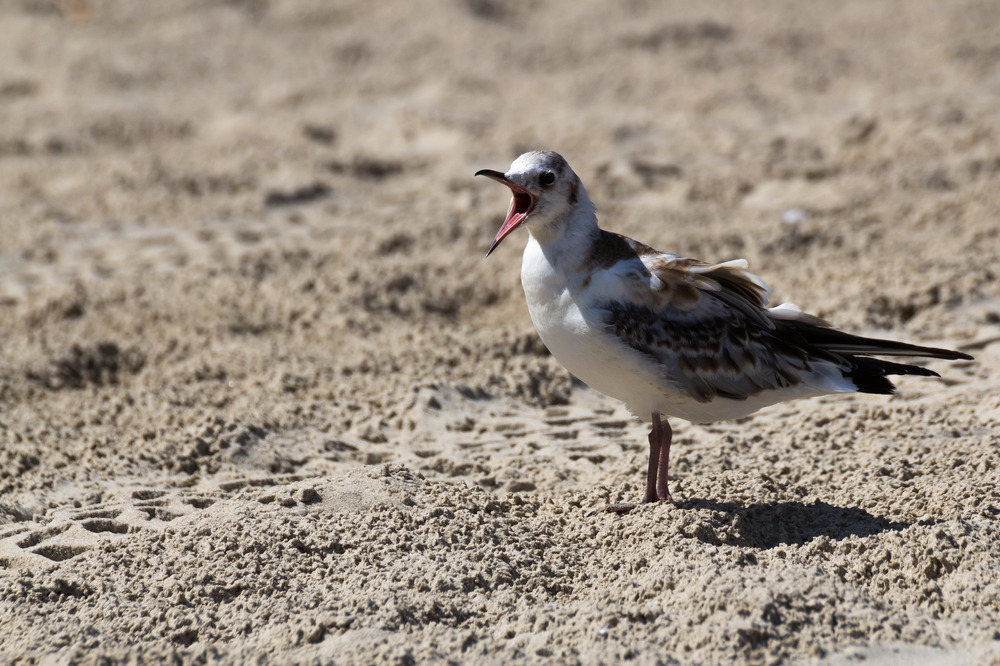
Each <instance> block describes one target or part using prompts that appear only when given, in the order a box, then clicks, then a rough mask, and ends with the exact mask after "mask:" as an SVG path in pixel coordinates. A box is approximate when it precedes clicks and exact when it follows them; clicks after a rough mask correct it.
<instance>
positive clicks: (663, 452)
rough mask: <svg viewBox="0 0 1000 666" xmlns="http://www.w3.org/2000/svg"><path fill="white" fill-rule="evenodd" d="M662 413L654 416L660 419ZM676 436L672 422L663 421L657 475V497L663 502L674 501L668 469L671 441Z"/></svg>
mask: <svg viewBox="0 0 1000 666" xmlns="http://www.w3.org/2000/svg"><path fill="white" fill-rule="evenodd" d="M659 417H660V415H659V414H654V415H653V418H654V419H655V420H656V421H659V420H660V419H659ZM673 438H674V431H673V430H672V429H671V428H670V424H669V423H667V422H666V421H663V423H662V428H661V429H660V470H659V473H658V474H657V477H656V497H657V499H659V500H660V501H661V502H672V501H673V498H672V497H671V496H670V490H669V489H668V488H667V469H668V468H669V467H670V442H671V440H673Z"/></svg>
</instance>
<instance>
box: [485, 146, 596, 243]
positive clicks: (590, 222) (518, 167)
mask: <svg viewBox="0 0 1000 666" xmlns="http://www.w3.org/2000/svg"><path fill="white" fill-rule="evenodd" d="M476 175H477V176H486V177H487V178H492V179H493V180H495V181H497V182H498V183H503V184H504V185H506V186H507V187H509V188H510V191H511V193H512V194H513V197H512V198H511V201H510V207H509V208H508V209H507V217H506V218H504V221H503V224H502V225H501V226H500V231H499V232H497V235H496V238H494V239H493V243H492V244H491V245H490V249H489V250H488V251H487V252H486V256H487V257H488V256H490V253H491V252H493V250H495V249H496V247H497V246H498V245H500V243H501V242H503V239H504V238H506V237H507V236H509V235H510V233H511V232H512V231H514V230H515V229H517V228H518V227H521V226H524V227H526V228H527V229H528V232H529V233H530V234H531V235H532V236H534V238H535V240H537V241H538V242H539V243H541V244H542V245H545V244H547V243H550V242H552V241H554V240H557V239H559V238H561V237H562V236H564V235H566V234H568V233H570V234H572V233H587V234H589V233H592V231H595V230H596V229H597V216H596V214H595V211H594V204H593V203H591V201H590V197H589V196H588V194H587V191H586V190H585V189H584V187H583V184H582V183H581V182H580V179H579V178H578V177H577V175H576V174H575V173H574V172H573V169H571V168H570V166H569V164H567V163H566V160H565V159H563V157H562V156H561V155H560V154H559V153H554V152H551V151H547V150H536V151H532V152H530V153H524V154H523V155H521V156H520V157H518V158H517V159H516V160H514V162H513V164H511V165H510V169H509V170H508V171H507V173H500V172H499V171H493V170H492V169H482V170H481V171H477V172H476Z"/></svg>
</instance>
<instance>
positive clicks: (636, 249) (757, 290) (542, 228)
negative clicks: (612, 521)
mask: <svg viewBox="0 0 1000 666" xmlns="http://www.w3.org/2000/svg"><path fill="white" fill-rule="evenodd" d="M477 175H486V176H489V177H490V178H493V179H494V180H497V181H499V182H502V183H504V184H505V185H507V186H508V187H510V188H511V190H512V191H513V193H514V199H513V200H512V201H511V206H510V208H509V210H508V215H507V218H506V219H505V221H504V224H503V225H502V227H501V229H500V231H499V232H498V234H497V237H496V239H495V240H494V242H493V245H492V246H491V247H490V251H491V252H492V251H493V249H494V248H495V247H496V246H497V245H498V244H499V243H500V242H501V241H502V240H503V239H504V238H505V237H506V236H507V235H508V234H510V233H511V232H512V231H514V229H516V228H518V227H520V226H525V227H527V229H528V231H529V239H528V245H527V247H526V248H525V251H524V258H523V261H522V265H521V284H522V286H523V287H524V292H525V298H526V300H527V303H528V311H529V313H530V315H531V319H532V322H533V323H534V324H535V328H536V329H537V331H538V333H539V335H540V336H541V338H542V341H543V342H544V343H545V344H546V346H547V347H548V348H549V351H551V352H552V354H553V355H554V356H555V357H556V358H557V359H559V361H560V362H561V363H563V364H564V365H565V366H566V368H567V369H568V370H569V371H570V372H572V373H573V374H574V375H576V376H577V377H578V378H580V379H581V380H582V381H584V382H585V383H587V384H588V385H590V386H591V387H592V388H594V389H596V390H598V391H600V392H602V393H605V394H607V395H609V396H611V397H614V398H618V399H620V400H622V401H624V402H625V404H626V406H627V407H628V408H629V410H630V411H632V413H634V414H636V415H637V416H639V417H641V418H644V419H648V420H651V421H652V422H653V431H652V433H651V434H650V472H649V475H648V477H647V492H646V497H645V499H644V501H654V500H657V499H660V500H665V499H669V497H670V494H669V492H668V491H667V489H666V472H667V458H668V455H669V445H670V427H669V425H667V424H666V421H662V422H661V420H660V416H661V415H662V416H668V417H669V416H678V417H681V418H684V419H687V420H691V421H696V422H711V421H719V420H724V419H732V418H737V417H741V416H745V415H747V414H751V413H753V412H755V411H757V410H758V409H760V408H762V407H765V406H767V405H771V404H774V403H777V402H782V401H785V400H791V399H795V398H804V397H810V396H816V395H822V394H825V393H837V392H855V391H864V392H870V393H891V392H892V391H893V390H894V386H893V385H892V383H891V382H890V381H889V380H888V379H886V377H885V376H886V375H888V374H917V375H936V373H934V372H932V371H930V370H927V369H925V368H921V367H919V366H914V365H906V364H901V363H894V362H890V361H885V360H881V359H877V358H873V356H875V355H881V356H886V355H888V356H901V355H906V356H928V357H935V358H946V359H958V358H970V357H969V356H967V355H965V354H962V353H960V352H954V351H950V350H946V349H936V348H930V347H919V346H915V345H909V344H905V343H900V342H894V341H889V340H875V339H871V338H863V337H860V336H855V335H851V334H849V333H845V332H843V331H840V330H838V329H836V328H834V327H833V326H832V325H831V324H829V323H827V322H825V321H823V320H821V319H819V318H818V317H815V316H812V315H809V314H805V313H803V312H801V311H800V310H799V309H798V308H797V307H795V306H792V305H781V306H778V307H776V308H768V307H767V303H768V296H769V294H770V289H769V288H768V286H767V285H766V284H765V283H764V281H763V280H761V279H760V278H759V277H757V276H756V275H754V274H753V273H750V272H749V271H748V270H747V263H746V261H744V260H742V259H740V260H734V261H727V262H723V263H718V264H709V263H705V262H702V261H698V260H695V259H688V258H684V257H679V256H677V255H675V254H671V253H669V252H659V251H657V250H654V249H653V248H651V247H649V246H648V245H645V244H643V243H640V242H638V241H635V240H632V239H630V238H626V237H624V236H621V235H619V234H615V233H611V232H608V231H605V230H603V229H601V228H600V227H598V225H597V215H596V211H595V208H594V205H593V203H591V200H590V198H589V196H588V194H587V191H586V189H585V188H584V187H583V184H582V183H581V182H580V180H579V178H578V177H577V175H576V174H575V173H574V172H573V170H572V169H571V168H570V167H569V165H568V164H567V163H566V161H565V160H564V159H563V158H562V157H561V156H559V155H558V154H556V153H551V152H541V151H539V152H533V153H525V154H524V155H522V156H521V157H519V158H518V159H517V160H515V161H514V163H513V164H512V165H511V168H510V170H509V171H508V172H507V173H506V174H501V173H500V172H497V171H485V170H484V171H480V172H479V174H477ZM654 440H655V441H654ZM658 478H659V482H658V480H657V479H658Z"/></svg>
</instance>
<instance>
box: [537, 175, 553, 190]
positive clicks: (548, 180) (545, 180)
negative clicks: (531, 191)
mask: <svg viewBox="0 0 1000 666" xmlns="http://www.w3.org/2000/svg"><path fill="white" fill-rule="evenodd" d="M538 182H539V183H541V185H542V187H548V186H549V185H551V184H552V183H554V182H556V175H555V174H554V173H552V172H551V171H546V172H545V173H543V174H542V175H541V176H539V177H538Z"/></svg>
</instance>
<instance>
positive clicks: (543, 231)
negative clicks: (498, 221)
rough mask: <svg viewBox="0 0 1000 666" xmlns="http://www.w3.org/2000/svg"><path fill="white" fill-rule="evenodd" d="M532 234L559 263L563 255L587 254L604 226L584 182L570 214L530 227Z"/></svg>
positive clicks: (555, 261)
mask: <svg viewBox="0 0 1000 666" xmlns="http://www.w3.org/2000/svg"><path fill="white" fill-rule="evenodd" d="M528 233H530V234H531V237H532V238H534V239H535V241H537V242H538V244H539V245H540V246H541V249H542V252H544V253H545V255H546V256H548V257H549V258H550V261H551V262H552V263H553V265H556V264H557V263H562V262H560V261H558V258H560V257H565V258H567V259H568V258H571V257H578V256H580V255H583V254H585V253H586V252H587V251H588V250H589V248H590V247H591V245H592V244H593V243H594V242H595V241H596V239H597V238H598V237H599V235H600V233H601V229H600V227H598V226H597V210H596V208H595V207H594V204H593V203H592V202H591V201H590V197H589V196H588V195H587V192H586V190H584V189H583V186H582V185H581V186H580V189H579V193H578V198H577V201H576V204H575V205H574V206H573V208H571V209H570V211H569V213H567V214H566V215H563V216H562V217H559V218H556V219H555V220H552V221H551V222H549V223H548V224H546V225H544V226H541V227H538V228H533V227H529V228H528Z"/></svg>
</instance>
